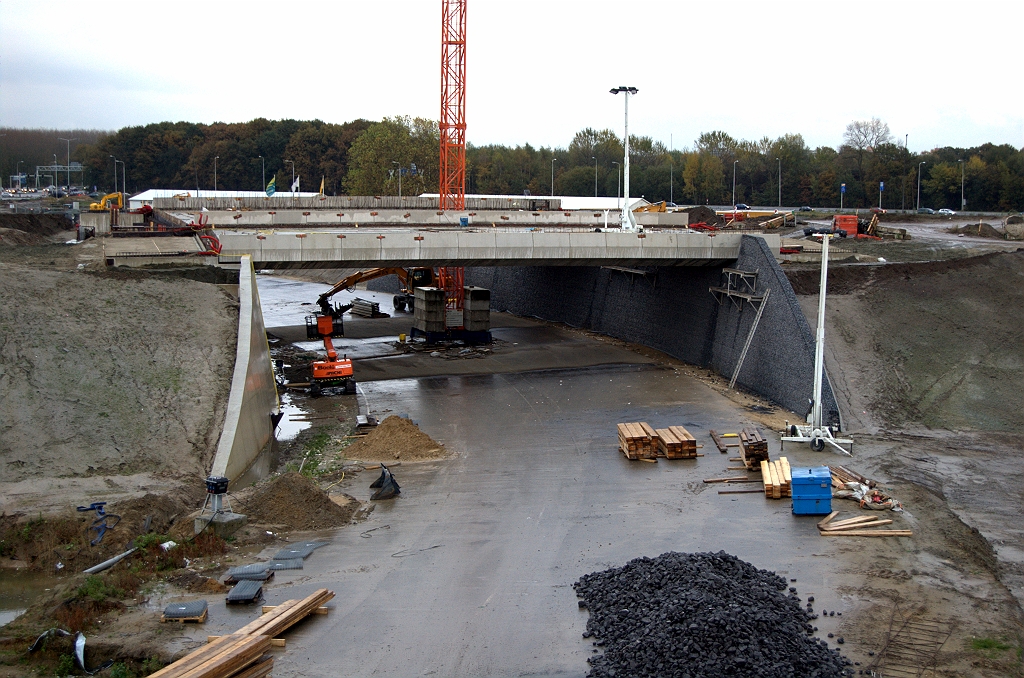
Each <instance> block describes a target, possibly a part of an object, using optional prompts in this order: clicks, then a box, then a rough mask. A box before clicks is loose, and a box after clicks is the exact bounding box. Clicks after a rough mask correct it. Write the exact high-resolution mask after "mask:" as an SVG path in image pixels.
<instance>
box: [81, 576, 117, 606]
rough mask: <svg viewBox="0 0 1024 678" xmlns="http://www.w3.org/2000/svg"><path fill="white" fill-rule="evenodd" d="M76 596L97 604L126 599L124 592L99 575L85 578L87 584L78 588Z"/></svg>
mask: <svg viewBox="0 0 1024 678" xmlns="http://www.w3.org/2000/svg"><path fill="white" fill-rule="evenodd" d="M75 595H76V596H78V597H79V598H89V599H90V600H94V601H96V602H97V603H102V602H104V601H105V600H107V599H108V598H116V599H120V598H124V597H125V593H124V591H123V590H121V589H119V588H117V587H116V586H114V585H112V584H111V583H110V582H108V581H107V580H106V579H105V578H103V577H100V576H99V575H90V576H88V577H86V578H85V583H84V584H82V585H81V586H79V587H78V590H77V591H75Z"/></svg>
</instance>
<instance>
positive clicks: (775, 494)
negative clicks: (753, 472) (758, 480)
mask: <svg viewBox="0 0 1024 678" xmlns="http://www.w3.org/2000/svg"><path fill="white" fill-rule="evenodd" d="M768 469H769V470H770V471H771V473H772V499H782V479H781V478H779V468H778V465H777V464H776V463H775V462H771V463H769V464H768Z"/></svg>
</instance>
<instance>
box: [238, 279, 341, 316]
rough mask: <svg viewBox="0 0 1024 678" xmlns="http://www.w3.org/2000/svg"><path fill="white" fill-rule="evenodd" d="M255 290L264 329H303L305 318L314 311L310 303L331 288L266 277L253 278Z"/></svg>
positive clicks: (317, 284)
mask: <svg viewBox="0 0 1024 678" xmlns="http://www.w3.org/2000/svg"><path fill="white" fill-rule="evenodd" d="M256 286H257V287H258V288H259V293H260V307H261V308H262V309H263V323H264V324H265V325H266V326H267V327H285V326H290V325H302V324H303V323H305V322H306V320H305V318H306V316H307V315H310V314H312V313H313V312H314V311H315V310H316V306H315V305H314V304H313V302H315V301H316V299H317V297H319V296H320V295H321V294H323V293H324V292H326V291H327V290H329V289H331V286H330V285H324V284H321V283H313V282H304V281H301V280H289V279H287V278H279V277H277V276H269V275H258V276H256ZM303 304H305V305H303Z"/></svg>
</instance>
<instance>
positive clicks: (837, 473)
mask: <svg viewBox="0 0 1024 678" xmlns="http://www.w3.org/2000/svg"><path fill="white" fill-rule="evenodd" d="M828 470H829V473H831V474H832V487H835V488H839V489H842V488H843V487H844V486H845V483H860V484H861V485H867V486H868V487H874V486H875V481H874V480H870V479H868V478H865V477H864V476H862V475H861V474H859V473H857V472H856V471H851V470H850V469H848V468H846V467H844V466H829V467H828Z"/></svg>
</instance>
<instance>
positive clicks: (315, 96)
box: [0, 0, 1024, 152]
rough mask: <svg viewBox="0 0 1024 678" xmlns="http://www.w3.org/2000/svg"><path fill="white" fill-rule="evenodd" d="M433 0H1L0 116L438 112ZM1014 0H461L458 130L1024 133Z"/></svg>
mask: <svg viewBox="0 0 1024 678" xmlns="http://www.w3.org/2000/svg"><path fill="white" fill-rule="evenodd" d="M440 17H441V2H440V0H388V1H387V2H384V1H379V0H377V1H371V0H359V1H347V0H334V1H330V2H308V1H303V0H296V1H293V2H260V1H258V0H250V1H248V2H229V1H227V0H204V1H202V2H192V1H189V0H136V1H134V2H109V1H108V2H104V1H100V0H89V1H87V2H82V1H81V0H79V1H76V2H62V1H55V0H47V1H46V2H39V1H38V0H0V126H7V127H56V128H99V129H117V128H120V127H123V126H126V125H143V124H147V123H152V122H159V121H162V120H188V121H193V122H206V123H209V122H214V121H222V122H242V121H247V120H251V119H253V118H257V117H264V118H272V119H279V118H296V119H313V118H319V119H321V120H325V121H328V122H337V123H341V122H346V121H348V120H353V119H355V118H367V119H371V120H376V119H380V118H381V117H384V116H394V115H411V116H422V117H428V118H431V119H435V120H436V119H437V118H438V116H439V107H440V21H441V18H440ZM1021 26H1024V2H1022V1H1021V0H1007V1H1004V2H986V1H982V0H972V1H971V2H944V1H939V0H932V1H929V2H901V1H899V0H888V1H882V2H872V1H870V0H860V1H859V2H840V1H833V0H817V1H814V2H781V1H777V0H776V1H773V0H760V1H754V2H744V1H742V0H733V1H732V2H709V1H707V0H704V1H702V2H692V1H685V0H677V1H674V2H659V1H656V0H630V1H620V2H603V1H599V0H588V1H580V2H573V1H569V0H543V1H535V0H515V1H512V0H469V9H468V31H467V32H468V59H467V60H468V77H467V80H468V96H467V122H468V132H467V137H468V140H469V141H470V142H471V143H473V144H477V145H482V144H489V143H500V144H508V145H517V144H523V143H530V144H533V145H534V146H563V147H564V146H567V145H568V144H569V142H570V141H571V140H572V138H573V135H574V134H575V133H576V132H577V131H579V130H580V129H583V128H585V127H594V128H606V127H607V128H612V129H614V130H615V131H616V132H617V133H618V134H620V135H621V133H622V124H623V98H622V95H617V96H612V95H611V94H609V93H608V90H609V89H610V88H611V87H614V86H618V85H629V86H634V87H638V88H639V90H640V93H639V94H638V95H637V96H635V97H633V98H632V99H631V100H630V131H631V132H632V133H633V134H638V135H647V136H651V137H653V138H655V139H657V140H660V141H662V142H664V143H665V144H666V145H668V144H669V143H670V142H671V143H673V145H674V146H675V147H676V148H682V147H687V146H690V147H692V146H693V142H694V140H695V139H696V138H697V136H698V135H699V134H700V133H702V132H706V131H711V130H723V131H725V132H727V133H729V134H731V135H732V136H734V137H736V138H741V139H760V138H761V137H765V136H767V137H771V138H775V137H778V136H780V135H782V134H786V133H797V134H802V135H803V137H804V139H805V141H806V142H807V144H808V145H809V146H811V147H815V146H838V145H839V144H840V143H841V140H842V135H843V131H844V130H845V128H846V125H847V124H848V123H849V122H850V121H852V120H862V119H869V118H871V117H878V118H881V119H882V120H884V121H885V122H887V123H888V124H889V127H890V129H891V130H892V133H893V134H894V135H895V136H897V137H900V138H901V139H902V138H903V136H904V135H905V134H909V146H910V149H911V151H915V152H916V151H921V150H926V149H931V148H933V147H937V146H975V145H979V144H982V143H985V142H993V143H1009V144H1012V145H1014V146H1015V147H1018V148H1020V147H1022V146H1024V87H1022V85H1024V82H1022V76H1021V53H1020V48H1019V44H1018V43H1019V40H1018V38H1017V35H1018V34H1019V32H1020V29H1021Z"/></svg>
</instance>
